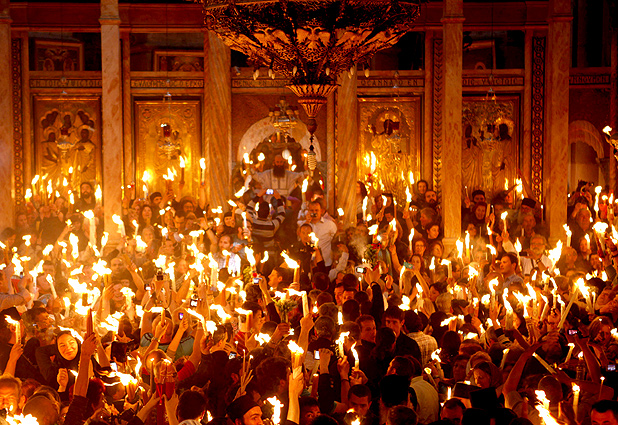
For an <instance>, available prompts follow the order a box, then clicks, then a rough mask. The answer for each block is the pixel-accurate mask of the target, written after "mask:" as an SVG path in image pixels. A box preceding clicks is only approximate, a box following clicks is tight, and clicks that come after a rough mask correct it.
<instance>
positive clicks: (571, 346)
mask: <svg viewBox="0 0 618 425" xmlns="http://www.w3.org/2000/svg"><path fill="white" fill-rule="evenodd" d="M568 345H569V352H568V353H567V356H566V360H565V361H564V362H565V363H568V362H569V360H571V356H572V355H573V350H574V349H575V344H573V343H572V342H569V344H568Z"/></svg>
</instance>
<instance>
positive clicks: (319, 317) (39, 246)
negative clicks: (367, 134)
mask: <svg viewBox="0 0 618 425" xmlns="http://www.w3.org/2000/svg"><path fill="white" fill-rule="evenodd" d="M247 174H251V173H247ZM252 174H253V175H252V176H251V177H252V178H247V180H246V182H245V186H243V188H242V189H241V190H240V191H239V192H237V193H236V195H235V196H233V197H232V199H230V200H229V201H228V203H227V204H226V205H221V206H219V205H212V204H211V205H208V202H207V200H205V199H204V197H203V196H202V195H203V193H204V190H203V188H204V183H202V185H201V188H200V189H199V191H200V193H199V194H187V193H183V184H182V182H181V183H180V186H175V183H174V182H171V181H169V180H168V181H167V182H166V188H167V190H166V191H164V193H160V192H155V193H150V194H147V193H144V194H141V193H140V194H136V189H135V188H134V186H132V187H129V188H126V190H125V192H124V197H123V211H122V213H121V212H120V211H118V216H116V217H114V220H113V222H114V223H115V225H114V228H112V229H110V228H106V229H103V228H102V227H103V226H102V225H101V223H103V217H102V208H101V205H100V204H99V203H98V201H97V199H98V197H95V194H94V192H95V191H94V188H93V186H92V185H91V184H89V183H83V184H82V185H81V187H80V188H79V189H80V190H79V195H76V196H74V197H73V196H71V198H70V201H71V202H69V201H68V200H67V199H69V197H68V196H67V197H66V199H65V198H64V197H62V196H58V195H59V194H58V193H57V194H56V196H55V197H53V198H46V197H44V196H41V194H38V193H36V191H35V193H32V194H31V197H29V199H28V202H27V203H26V204H25V207H24V209H23V210H21V211H19V212H18V214H17V218H16V225H15V227H14V228H6V229H4V230H3V232H2V234H1V235H0V241H1V245H0V247H1V249H2V266H1V267H2V272H0V310H1V311H0V371H2V373H3V374H2V376H0V409H3V410H1V411H0V422H2V423H4V422H6V423H12V424H32V423H35V422H34V421H38V423H39V424H41V425H43V424H46V425H47V424H49V425H52V424H63V423H64V424H65V425H78V424H83V423H90V424H103V423H104V424H125V423H129V424H132V425H141V424H157V425H162V424H170V425H177V424H198V423H199V422H201V423H203V424H206V423H213V424H221V425H224V424H226V423H227V424H228V425H261V424H264V423H266V424H276V425H280V424H284V423H286V424H288V425H293V424H296V425H337V424H340V425H383V424H388V425H415V424H462V425H467V424H474V425H490V424H492V425H503V424H504V425H508V424H530V423H532V424H535V425H541V424H555V423H561V424H562V423H564V424H590V423H592V424H595V425H596V424H617V423H618V402H617V401H615V398H616V394H617V393H618V392H617V391H615V389H618V371H617V370H616V364H617V363H618V334H617V333H616V330H615V323H616V321H618V298H617V292H618V290H617V289H616V286H617V283H618V273H617V270H618V261H617V260H618V247H617V244H618V240H617V239H618V232H617V231H616V228H615V227H614V226H616V227H618V223H615V221H616V216H615V215H614V199H613V195H612V194H611V193H608V192H607V191H606V190H605V189H604V188H602V187H595V186H594V184H593V183H588V182H580V184H579V185H578V187H577V189H576V190H575V191H573V192H572V193H571V194H569V195H568V198H567V194H565V202H567V203H568V210H567V214H568V220H567V222H566V223H564V224H565V228H564V233H562V234H560V235H549V234H547V231H546V226H545V221H544V219H543V215H544V211H543V207H542V206H540V205H539V203H538V202H535V200H533V199H532V194H531V192H530V191H529V189H528V187H527V184H526V182H525V181H523V182H522V181H521V180H519V179H518V180H517V182H516V183H514V184H513V186H512V187H508V188H506V189H505V190H504V192H502V193H498V194H492V195H491V196H489V194H488V195H487V196H486V194H485V193H484V192H483V191H481V190H475V191H471V193H470V194H468V188H464V190H463V191H462V192H463V196H462V199H463V200H462V201H461V202H460V200H459V199H457V200H447V199H444V200H442V201H441V202H440V201H439V196H438V194H437V193H436V192H435V191H433V190H431V189H430V187H429V185H428V183H427V182H426V181H424V180H421V181H418V182H416V184H414V185H411V186H410V187H409V188H408V195H407V200H399V202H397V201H396V199H395V200H394V199H393V194H390V193H386V192H385V191H383V190H379V189H377V188H376V187H379V186H380V185H379V184H378V183H376V182H371V181H365V182H364V183H363V182H358V184H357V185H356V187H354V188H350V190H355V191H356V202H357V210H356V216H355V217H354V218H352V219H350V218H345V217H342V216H340V215H339V214H341V210H339V209H337V208H336V206H335V208H331V214H329V213H328V212H327V209H326V198H325V194H324V191H323V189H322V187H321V183H322V182H321V181H320V180H319V179H313V178H312V177H311V176H309V175H307V174H305V173H292V172H291V171H287V170H286V169H285V164H284V162H283V160H282V158H280V157H277V158H275V161H274V168H273V169H272V170H268V171H261V172H254V173H252ZM194 195H197V196H194ZM448 208H461V213H462V229H461V230H462V232H461V238H460V240H458V241H457V242H456V243H455V244H453V242H454V241H449V243H448V244H447V245H449V246H450V245H454V246H455V248H454V249H452V251H451V250H450V249H448V250H445V246H444V244H443V241H442V237H443V228H442V224H441V223H442V218H441V215H442V212H443V211H445V210H447V209H448ZM336 210H339V211H340V213H339V214H335V213H334V211H336ZM352 223H355V224H352ZM108 227H109V226H108ZM104 230H105V231H104ZM550 237H551V240H552V241H558V240H560V239H561V240H562V242H558V243H557V244H556V243H555V242H552V243H553V244H552V245H551V246H550V244H549V242H548V240H550ZM107 241H110V242H109V246H106V244H107ZM112 245H113V246H112ZM112 248H113V249H112ZM449 251H450V252H449Z"/></svg>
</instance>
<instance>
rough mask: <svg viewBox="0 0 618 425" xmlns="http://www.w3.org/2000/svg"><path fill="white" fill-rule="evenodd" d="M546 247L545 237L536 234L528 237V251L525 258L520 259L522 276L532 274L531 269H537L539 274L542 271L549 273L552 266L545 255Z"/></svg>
mask: <svg viewBox="0 0 618 425" xmlns="http://www.w3.org/2000/svg"><path fill="white" fill-rule="evenodd" d="M546 246H547V243H546V240H545V236H543V235H539V234H536V235H534V236H532V237H530V249H529V250H528V256H527V257H521V270H522V272H523V274H524V276H528V275H530V274H532V270H533V269H538V270H539V273H542V272H543V271H544V270H547V271H549V270H550V269H551V268H552V264H551V261H550V259H549V258H547V255H545V247H546Z"/></svg>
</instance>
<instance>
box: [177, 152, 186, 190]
mask: <svg viewBox="0 0 618 425" xmlns="http://www.w3.org/2000/svg"><path fill="white" fill-rule="evenodd" d="M178 162H179V163H180V183H184V182H185V157H184V156H182V155H180V156H179V157H178Z"/></svg>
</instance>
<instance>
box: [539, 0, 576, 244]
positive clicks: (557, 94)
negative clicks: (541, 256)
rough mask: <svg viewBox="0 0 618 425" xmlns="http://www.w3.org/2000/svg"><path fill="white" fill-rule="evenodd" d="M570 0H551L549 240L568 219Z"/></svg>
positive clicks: (547, 169)
mask: <svg viewBox="0 0 618 425" xmlns="http://www.w3.org/2000/svg"><path fill="white" fill-rule="evenodd" d="M571 20H572V16H571V1H570V0H552V1H550V2H549V20H548V21H549V28H548V36H547V79H546V85H545V90H546V92H545V95H546V99H547V102H546V104H547V118H546V120H545V123H546V129H547V139H546V145H545V152H546V154H545V161H544V164H545V165H544V170H543V176H544V179H545V182H544V183H545V184H544V185H543V186H544V187H545V188H546V192H545V194H546V196H545V205H546V211H547V213H546V216H547V222H548V225H549V234H550V244H552V245H553V244H555V242H556V241H557V240H558V239H561V238H564V237H565V236H564V229H563V227H562V226H563V225H564V223H566V219H567V204H566V200H567V173H565V172H564V169H565V164H567V152H568V151H567V149H568V148H569V71H570V69H571Z"/></svg>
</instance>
